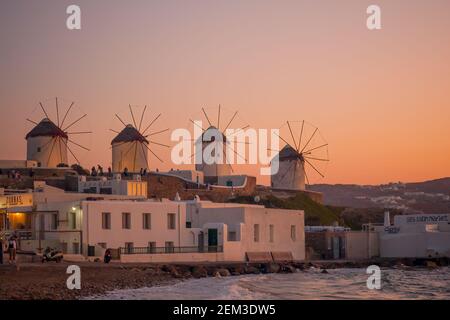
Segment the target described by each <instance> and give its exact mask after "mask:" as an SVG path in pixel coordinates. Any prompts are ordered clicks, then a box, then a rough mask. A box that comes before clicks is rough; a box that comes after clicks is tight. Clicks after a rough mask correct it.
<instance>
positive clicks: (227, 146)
mask: <svg viewBox="0 0 450 320" xmlns="http://www.w3.org/2000/svg"><path fill="white" fill-rule="evenodd" d="M225 146H226V148H230V149H231V151H233V152H234V153H235V154H236V155H237V156H238V157H240V158H241V159H242V160H244V161H245V163H247V159H245V157H243V156H241V155H240V154H239V153H238V152H237V151H236V150H234V149H232V148H231V147H230V146H229V145H227V144H225Z"/></svg>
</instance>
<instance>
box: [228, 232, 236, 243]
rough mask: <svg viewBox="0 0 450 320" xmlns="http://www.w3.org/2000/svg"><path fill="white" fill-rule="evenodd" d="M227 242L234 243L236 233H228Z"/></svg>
mask: <svg viewBox="0 0 450 320" xmlns="http://www.w3.org/2000/svg"><path fill="white" fill-rule="evenodd" d="M228 241H236V231H228Z"/></svg>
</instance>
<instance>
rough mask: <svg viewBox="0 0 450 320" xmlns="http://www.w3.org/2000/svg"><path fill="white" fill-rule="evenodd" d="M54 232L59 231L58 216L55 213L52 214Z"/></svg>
mask: <svg viewBox="0 0 450 320" xmlns="http://www.w3.org/2000/svg"><path fill="white" fill-rule="evenodd" d="M51 229H52V230H56V229H58V214H57V213H53V214H52V228H51Z"/></svg>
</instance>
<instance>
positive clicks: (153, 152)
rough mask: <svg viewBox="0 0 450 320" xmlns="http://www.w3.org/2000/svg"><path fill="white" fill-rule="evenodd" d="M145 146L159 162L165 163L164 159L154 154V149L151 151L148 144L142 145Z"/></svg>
mask: <svg viewBox="0 0 450 320" xmlns="http://www.w3.org/2000/svg"><path fill="white" fill-rule="evenodd" d="M142 145H143V146H145V147H146V148H147V150H148V151H150V152H151V153H152V154H153V155H154V156H155V157H156V158H157V159H158V160H159V161H161V162H164V161H162V159H161V158H160V157H158V156H157V155H156V153H154V152H153V151H152V149H150V148H149V147H148V146H147V145H146V144H142Z"/></svg>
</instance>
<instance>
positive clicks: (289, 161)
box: [271, 145, 305, 190]
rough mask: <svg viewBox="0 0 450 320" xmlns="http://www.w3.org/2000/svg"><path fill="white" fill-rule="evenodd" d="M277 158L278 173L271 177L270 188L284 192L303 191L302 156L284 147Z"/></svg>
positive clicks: (289, 147) (287, 146) (303, 165)
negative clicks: (283, 190)
mask: <svg viewBox="0 0 450 320" xmlns="http://www.w3.org/2000/svg"><path fill="white" fill-rule="evenodd" d="M278 156H279V158H278V161H279V164H278V171H277V172H276V173H275V174H273V175H272V176H271V187H272V188H274V189H285V190H305V160H304V158H303V155H302V154H300V153H299V152H297V151H296V150H295V149H294V148H292V147H291V146H289V145H286V146H285V147H284V148H283V149H281V151H280V153H279V155H278Z"/></svg>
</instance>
